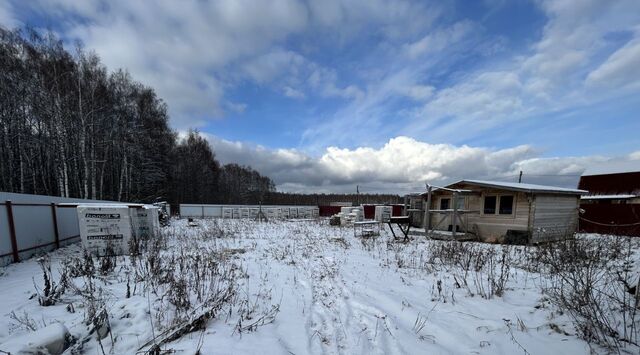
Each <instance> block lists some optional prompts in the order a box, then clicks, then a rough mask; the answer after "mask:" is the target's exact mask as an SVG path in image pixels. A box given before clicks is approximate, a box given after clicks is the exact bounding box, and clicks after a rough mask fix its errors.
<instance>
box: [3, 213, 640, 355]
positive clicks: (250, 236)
mask: <svg viewBox="0 0 640 355" xmlns="http://www.w3.org/2000/svg"><path fill="white" fill-rule="evenodd" d="M199 223H200V225H199V226H198V227H188V226H187V224H186V221H184V220H179V221H174V223H173V224H172V225H171V226H170V227H166V228H164V229H163V231H162V234H163V240H164V241H163V244H162V245H161V246H162V250H160V251H159V252H158V254H157V255H158V256H159V258H157V259H153V258H150V257H148V256H147V255H146V253H143V256H139V257H137V258H133V260H132V258H130V257H119V258H117V259H116V260H115V263H116V265H115V266H113V265H103V264H102V263H103V261H101V260H97V259H95V260H92V261H91V262H92V263H93V264H94V267H95V269H96V270H95V275H96V276H95V277H88V276H87V273H86V272H85V273H83V272H78V270H80V269H83V268H85V267H87V263H86V259H83V255H82V250H81V248H80V246H79V245H72V246H69V247H66V248H62V249H59V250H57V251H55V252H52V253H50V254H49V255H48V257H49V260H50V263H51V270H52V271H51V279H52V280H53V281H54V282H56V283H57V284H63V283H65V282H61V281H60V273H61V272H62V271H61V270H63V269H64V268H63V265H64V264H66V265H67V273H68V274H69V275H68V280H67V282H66V284H68V286H67V287H66V291H65V292H64V293H63V294H61V295H59V296H56V297H55V299H54V300H53V301H54V302H53V303H54V304H53V305H50V306H41V305H40V304H39V301H38V299H39V297H38V295H37V294H39V295H40V296H42V295H43V294H44V292H45V291H44V280H43V272H42V269H41V264H43V261H42V260H41V261H40V262H38V260H37V259H35V258H34V259H31V260H28V261H25V262H21V263H18V264H13V265H9V266H7V267H4V268H2V269H0V300H1V303H0V350H5V349H3V348H2V344H5V343H6V342H8V341H9V340H10V339H13V338H15V337H16V336H20V335H23V334H28V333H29V332H32V331H33V330H34V329H38V328H42V327H44V326H45V325H49V324H51V323H55V322H61V323H63V324H64V325H65V326H66V327H67V328H68V329H69V331H70V333H71V334H72V335H73V336H74V338H75V339H76V340H75V345H74V346H72V349H74V350H73V351H74V352H75V353H86V354H102V353H103V352H104V353H106V354H109V353H111V354H134V353H136V351H137V350H138V349H139V348H140V347H142V346H143V345H144V344H145V343H147V342H148V341H149V340H150V339H152V338H153V337H154V335H155V336H158V335H159V334H161V333H162V332H163V331H165V330H167V329H171V328H172V327H175V325H176V324H180V322H182V321H185V320H188V319H189V318H190V317H191V315H193V314H198V312H200V311H201V310H202V309H206V308H207V307H211V305H212V304H214V303H215V302H220V306H219V307H217V308H216V307H214V308H216V312H215V313H216V314H215V317H213V318H212V319H210V320H209V321H208V323H206V326H205V327H204V329H202V330H197V331H193V332H191V333H189V334H186V335H183V336H181V337H180V338H178V339H177V340H173V341H171V342H168V343H167V344H165V345H163V346H162V349H166V350H169V349H171V350H175V351H176V352H177V353H184V354H193V353H196V351H197V350H200V353H202V354H244V353H246V354H257V353H260V354H325V353H326V354H360V353H362V354H365V353H367V354H368V353H373V354H454V353H455V354H457V353H460V354H469V353H473V354H518V353H520V354H527V353H528V354H559V353H566V354H583V353H589V352H590V351H592V350H593V351H595V352H606V351H605V349H604V348H601V347H599V346H598V345H593V344H592V345H591V346H590V345H588V344H587V343H586V342H585V341H583V340H581V339H580V338H579V337H578V336H576V335H575V334H576V333H577V331H576V327H575V325H574V323H573V322H572V319H571V318H570V317H569V316H568V315H567V314H566V313H564V314H563V313H562V312H559V311H558V310H557V309H556V308H555V307H554V306H553V305H552V304H551V303H550V302H549V301H548V298H547V297H546V296H545V294H543V293H542V291H541V290H542V289H543V287H544V286H545V285H548V284H547V281H546V277H545V276H544V275H543V274H541V273H538V272H536V271H535V270H530V269H529V268H528V267H527V266H526V264H527V262H526V261H527V260H528V258H527V254H528V253H533V252H534V248H533V247H516V246H497V245H488V244H479V243H464V244H460V243H449V242H443V241H431V240H424V238H422V237H416V239H414V240H412V241H411V242H409V243H400V242H395V241H393V240H392V238H391V236H390V233H389V232H388V229H383V233H382V235H381V236H379V237H376V238H371V239H363V238H360V237H356V236H354V231H353V229H351V228H340V227H331V226H329V225H328V223H327V221H326V220H321V221H302V222H282V221H281V222H272V223H258V222H253V221H248V220H207V221H200V222H199ZM386 228H388V227H386ZM591 238H597V237H594V236H591ZM164 243H166V244H164ZM460 245H462V246H460ZM460 248H463V249H464V248H466V249H464V250H462V249H460ZM470 251H471V252H470ZM447 253H449V254H451V253H454V254H456V255H458V256H460V255H462V254H465V253H467V254H469V255H470V256H469V258H468V259H464V258H458V257H455V256H454V257H453V258H452V259H455V260H456V261H455V262H452V261H451V260H449V261H447V260H443V259H444V258H445V257H446V255H447ZM207 255H212V256H214V258H213V260H217V261H216V262H215V263H212V264H207V263H210V262H211V261H210V260H207V259H206V256H207ZM465 255H466V254H465ZM480 257H482V258H484V259H483V261H482V262H480V261H478V260H472V258H476V259H477V258H480ZM70 260H72V261H70ZM83 260H84V261H83ZM149 260H155V261H151V262H150V261H149ZM185 260H186V261H185ZM83 262H84V264H83ZM44 264H45V265H46V261H45V262H44ZM158 265H160V266H158ZM478 265H485V266H484V267H481V266H478ZM633 267H634V268H636V269H635V270H636V271H637V265H634V266H633ZM71 269H73V270H75V272H71V273H70V271H69V270H71ZM100 269H103V270H105V271H104V272H100ZM155 269H157V270H160V271H157V273H158V274H161V276H158V275H156V276H152V274H153V270H155ZM213 269H215V272H211V273H210V274H207V270H213ZM194 270H197V271H194ZM72 274H73V275H72ZM79 274H80V275H79ZM187 274H188V275H189V276H188V277H184V278H182V277H183V276H184V275H187ZM195 280H198V281H195ZM181 282H187V283H194V282H196V283H198V286H197V287H191V286H189V285H187V286H185V288H184V289H185V290H187V291H186V293H187V295H186V296H185V295H184V294H182V293H180V292H177V291H176V289H177V288H179V287H176V285H182V284H181ZM225 282H227V283H229V284H227V283H225ZM502 287H504V290H503V289H502ZM36 289H37V290H38V291H36ZM88 290H90V291H91V292H87V291H88ZM229 290H232V292H230V294H232V296H231V297H229V298H227V299H225V300H224V301H221V299H223V298H224V297H223V296H221V295H223V294H224V292H227V291H229ZM212 295H213V296H212ZM127 296H129V297H127ZM185 297H186V299H185ZM214 298H215V300H216V301H215V302H214V301H212V299H214ZM70 305H71V306H70ZM92 307H93V308H95V312H94V311H91V310H90V308H92ZM102 308H104V309H105V310H106V314H107V317H108V323H107V324H108V327H109V329H110V332H109V331H107V332H105V331H104V329H102V330H100V329H97V330H95V331H94V333H92V329H94V328H96V327H95V322H94V323H91V319H88V318H91V317H90V315H88V313H92V312H93V314H94V317H95V313H99V311H100V309H102ZM88 323H89V324H88ZM97 328H100V327H97ZM98 334H101V335H102V340H101V341H100V342H98V341H97V339H98V336H97V335H98ZM80 344H81V345H80ZM637 350H638V348H637V347H630V348H627V350H625V351H629V352H631V353H634V352H636V351H637ZM67 353H71V350H68V351H67Z"/></svg>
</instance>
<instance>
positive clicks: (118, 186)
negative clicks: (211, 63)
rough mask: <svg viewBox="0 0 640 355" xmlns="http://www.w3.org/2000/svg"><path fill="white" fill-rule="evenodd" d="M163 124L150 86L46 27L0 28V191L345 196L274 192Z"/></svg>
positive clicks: (236, 199)
mask: <svg viewBox="0 0 640 355" xmlns="http://www.w3.org/2000/svg"><path fill="white" fill-rule="evenodd" d="M168 121H169V115H168V112H167V105H166V104H165V103H164V102H163V100H162V99H160V98H159V97H158V96H157V95H156V93H155V91H154V90H153V88H150V87H147V86H145V85H143V84H141V83H139V82H137V81H135V80H134V79H133V78H132V77H131V75H130V74H129V73H128V72H127V71H125V70H122V69H118V70H115V71H112V72H109V71H108V70H107V68H106V67H105V65H104V64H103V63H102V62H101V60H100V58H99V56H98V55H97V54H95V53H93V52H87V51H85V50H84V49H83V48H82V46H81V45H76V47H75V48H74V50H73V51H72V52H70V51H68V50H67V49H65V48H64V46H63V44H62V41H61V40H60V39H59V38H57V37H56V36H55V35H53V34H52V33H46V34H41V33H39V32H37V31H34V30H30V29H25V30H7V29H4V28H2V27H0V191H8V192H19V193H30V194H42V195H52V196H62V197H77V198H86V199H99V200H112V201H128V202H152V201H154V200H156V199H165V200H168V201H170V202H171V203H173V204H178V203H234V204H254V203H258V202H263V203H274V204H275V203H277V204H317V203H318V202H321V203H324V202H327V203H328V202H331V201H344V200H345V198H347V197H343V195H303V194H283V193H278V192H276V189H275V184H274V182H273V181H272V180H271V179H270V178H269V177H266V176H263V175H261V174H260V173H258V172H257V171H255V170H253V169H252V168H250V167H247V166H241V165H237V164H226V165H223V164H220V163H219V161H218V160H217V159H216V156H215V152H214V151H213V150H212V149H211V147H210V146H209V143H208V142H207V141H206V139H204V138H203V137H202V136H200V135H199V134H198V132H197V131H193V130H192V131H189V132H188V134H187V135H186V137H182V138H179V137H178V134H177V133H176V132H175V131H173V130H172V129H171V128H170V127H169V124H168ZM329 196H331V197H329ZM396 197H397V196H396ZM348 198H350V199H352V200H353V196H351V197H348ZM359 198H361V199H362V201H361V202H366V201H371V199H374V198H373V197H372V198H371V199H369V200H366V197H364V196H363V195H360V197H359ZM385 199H386V197H385V198H382V200H385ZM330 200H331V201H330ZM376 202H385V201H380V200H376Z"/></svg>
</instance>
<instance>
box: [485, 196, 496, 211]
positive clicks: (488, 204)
mask: <svg viewBox="0 0 640 355" xmlns="http://www.w3.org/2000/svg"><path fill="white" fill-rule="evenodd" d="M484 214H496V196H485V197H484Z"/></svg>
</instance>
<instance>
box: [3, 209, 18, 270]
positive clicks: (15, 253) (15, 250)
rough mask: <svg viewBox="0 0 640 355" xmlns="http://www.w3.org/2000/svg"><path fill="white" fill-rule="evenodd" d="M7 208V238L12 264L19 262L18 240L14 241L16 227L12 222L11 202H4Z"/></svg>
mask: <svg viewBox="0 0 640 355" xmlns="http://www.w3.org/2000/svg"><path fill="white" fill-rule="evenodd" d="M6 206H7V219H8V220H9V236H10V237H11V252H12V254H13V262H14V263H17V262H18V261H20V255H19V254H18V240H17V239H16V225H15V223H14V222H13V206H11V200H7V201H6Z"/></svg>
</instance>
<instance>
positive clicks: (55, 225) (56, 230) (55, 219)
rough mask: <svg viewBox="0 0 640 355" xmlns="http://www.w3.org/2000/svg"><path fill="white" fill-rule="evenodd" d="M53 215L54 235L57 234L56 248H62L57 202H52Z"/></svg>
mask: <svg viewBox="0 0 640 355" xmlns="http://www.w3.org/2000/svg"><path fill="white" fill-rule="evenodd" d="M51 217H52V218H53V235H54V236H55V242H56V249H58V248H60V232H59V231H58V214H57V212H56V204H55V203H53V202H51Z"/></svg>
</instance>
